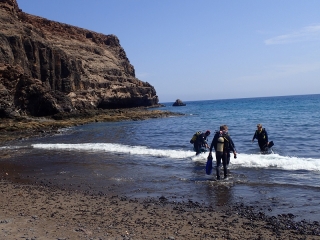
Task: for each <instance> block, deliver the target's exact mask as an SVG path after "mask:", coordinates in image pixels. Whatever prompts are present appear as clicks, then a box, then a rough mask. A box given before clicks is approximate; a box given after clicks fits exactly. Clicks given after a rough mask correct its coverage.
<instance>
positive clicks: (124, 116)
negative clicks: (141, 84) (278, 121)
mask: <svg viewBox="0 0 320 240" xmlns="http://www.w3.org/2000/svg"><path fill="white" fill-rule="evenodd" d="M172 115H178V114H176V113H171V112H166V111H161V110H155V109H153V110H152V109H121V110H118V109H114V110H105V111H100V112H92V111H86V112H78V113H76V114H74V115H72V114H63V115H56V116H53V117H51V118H20V119H6V120H3V121H1V123H0V133H1V138H0V141H1V143H2V144H4V143H6V144H8V143H10V141H12V140H17V139H24V138H28V137H36V136H45V135H47V134H52V133H55V132H57V131H59V129H61V128H63V127H70V126H77V125H82V124H86V123H90V122H100V121H126V120H143V119H147V118H159V117H168V116H172ZM3 151H4V150H3ZM7 161H8V158H6V157H5V153H4V152H2V154H1V157H0V191H1V195H0V196H1V197H0V239H9V240H10V239H29V240H30V239H60V240H63V239H266V240H267V239H320V222H319V221H314V222H310V221H296V220H295V216H294V215H293V214H280V215H278V216H267V215H266V214H264V212H265V211H263V209H261V206H259V204H258V203H257V205H256V206H246V205H245V204H243V203H239V204H234V205H232V206H230V205H220V206H212V205H208V204H205V203H198V202H194V201H184V202H181V201H179V202H178V201H177V202H175V201H172V200H168V198H166V196H161V197H159V198H143V199H130V198H128V197H127V196H120V195H117V194H116V193H113V192H109V193H101V192H100V193H99V192H90V191H89V190H83V189H81V188H80V189H79V190H70V189H68V188H67V187H61V186H60V187H58V186H54V185H53V184H48V183H44V182H42V181H41V179H39V180H37V181H34V182H33V183H30V182H26V181H25V182H24V181H23V179H18V180H17V179H12V178H11V177H10V174H8V172H7V171H6V170H5V168H4V167H3V166H4V165H5V163H6V162H7ZM81 184H82V183H81V182H79V185H81ZM319 220H320V219H319Z"/></svg>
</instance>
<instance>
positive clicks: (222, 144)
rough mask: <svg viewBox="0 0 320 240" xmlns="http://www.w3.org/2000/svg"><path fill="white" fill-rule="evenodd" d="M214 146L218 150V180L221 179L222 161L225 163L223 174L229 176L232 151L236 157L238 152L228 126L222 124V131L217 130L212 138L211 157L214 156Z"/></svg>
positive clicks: (225, 176)
mask: <svg viewBox="0 0 320 240" xmlns="http://www.w3.org/2000/svg"><path fill="white" fill-rule="evenodd" d="M213 148H214V150H215V152H216V164H217V166H216V173H217V180H220V166H221V161H222V165H223V175H224V178H227V167H228V164H229V162H230V151H232V152H233V155H234V158H237V152H236V149H235V147H234V143H233V141H232V139H231V137H230V135H229V134H228V126H227V125H222V126H220V131H218V132H216V134H215V135H214V137H213V139H212V143H211V146H210V152H209V156H208V158H209V157H212V149H213Z"/></svg>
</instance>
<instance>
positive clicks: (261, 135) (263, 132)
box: [255, 128, 266, 141]
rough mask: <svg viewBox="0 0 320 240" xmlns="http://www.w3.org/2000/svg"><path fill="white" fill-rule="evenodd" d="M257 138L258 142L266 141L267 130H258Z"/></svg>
mask: <svg viewBox="0 0 320 240" xmlns="http://www.w3.org/2000/svg"><path fill="white" fill-rule="evenodd" d="M255 135H256V137H257V139H258V141H263V140H265V139H266V130H265V128H262V130H261V131H258V130H256V134H255Z"/></svg>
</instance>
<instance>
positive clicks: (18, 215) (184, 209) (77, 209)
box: [0, 180, 320, 240]
mask: <svg viewBox="0 0 320 240" xmlns="http://www.w3.org/2000/svg"><path fill="white" fill-rule="evenodd" d="M0 190H1V198H0V202H1V204H0V206H1V208H0V227H1V231H0V238H1V239H60V240H62V239H320V235H319V234H320V230H319V227H320V226H319V223H307V222H294V221H292V220H291V217H290V215H284V216H278V217H271V218H269V217H266V216H265V215H264V214H261V213H259V212H256V209H254V208H247V207H245V206H243V205H241V206H219V208H216V207H215V206H204V205H200V204H199V203H196V202H185V203H175V202H168V201H167V200H166V199H165V198H159V199H127V198H126V197H122V196H113V195H97V194H90V193H81V192H75V191H73V192H70V191H67V190H59V189H56V188H51V187H44V186H31V185H23V184H14V183H10V182H8V181H5V180H2V181H1V182H0Z"/></svg>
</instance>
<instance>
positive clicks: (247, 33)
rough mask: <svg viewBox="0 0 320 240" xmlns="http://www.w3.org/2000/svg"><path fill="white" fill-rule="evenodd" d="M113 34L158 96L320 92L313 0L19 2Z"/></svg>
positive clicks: (319, 40)
mask: <svg viewBox="0 0 320 240" xmlns="http://www.w3.org/2000/svg"><path fill="white" fill-rule="evenodd" d="M17 1H18V4H19V7H20V8H21V9H22V10H23V11H24V12H27V13H30V14H33V15H37V16H41V17H44V18H47V19H49V20H54V21H59V22H62V23H67V24H71V25H74V26H78V27H82V28H85V29H89V30H93V31H95V32H99V33H103V34H114V35H116V36H117V37H118V38H119V40H120V44H121V46H122V47H123V48H124V50H125V51H126V54H127V57H128V58H129V60H130V63H131V64H132V65H133V66H134V68H135V71H136V77H137V78H139V79H140V80H142V81H145V82H149V83H150V84H151V85H153V86H154V87H155V89H156V91H157V94H158V96H159V100H160V102H173V101H175V100H176V99H178V98H179V99H181V100H182V101H191V100H211V99H230V98H247V97H264V96H283V95H300V94H315V93H320V91H319V90H320V14H319V10H320V1H318V0H307V1H305V0H299V1H298V0H281V1H280V0H268V1H262V0H241V1H240V0H233V1H231V0H192V1H191V0H63V1H62V0H17Z"/></svg>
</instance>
